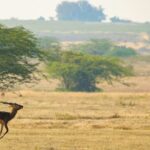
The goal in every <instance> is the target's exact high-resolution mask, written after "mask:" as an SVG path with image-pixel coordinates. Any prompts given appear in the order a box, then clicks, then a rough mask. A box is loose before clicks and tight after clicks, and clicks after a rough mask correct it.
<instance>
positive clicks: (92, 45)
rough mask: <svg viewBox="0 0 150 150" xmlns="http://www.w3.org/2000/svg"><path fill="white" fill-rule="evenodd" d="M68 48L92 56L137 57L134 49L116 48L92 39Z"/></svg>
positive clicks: (106, 42)
mask: <svg viewBox="0 0 150 150" xmlns="http://www.w3.org/2000/svg"><path fill="white" fill-rule="evenodd" d="M70 48H71V50H72V51H77V52H82V53H87V54H92V55H104V56H115V57H131V56H136V55H137V53H136V51H135V50H134V49H132V48H126V47H124V46H117V45H116V44H115V43H113V42H111V41H109V40H106V39H102V40H98V39H93V40H90V41H88V42H85V43H82V44H78V45H71V46H70Z"/></svg>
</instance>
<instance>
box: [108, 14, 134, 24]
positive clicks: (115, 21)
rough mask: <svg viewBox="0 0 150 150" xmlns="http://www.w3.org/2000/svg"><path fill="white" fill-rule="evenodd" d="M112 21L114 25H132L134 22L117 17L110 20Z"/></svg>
mask: <svg viewBox="0 0 150 150" xmlns="http://www.w3.org/2000/svg"><path fill="white" fill-rule="evenodd" d="M110 20H111V22H113V23H131V22H132V21H131V20H126V19H120V18H119V17H116V16H114V17H112V18H110Z"/></svg>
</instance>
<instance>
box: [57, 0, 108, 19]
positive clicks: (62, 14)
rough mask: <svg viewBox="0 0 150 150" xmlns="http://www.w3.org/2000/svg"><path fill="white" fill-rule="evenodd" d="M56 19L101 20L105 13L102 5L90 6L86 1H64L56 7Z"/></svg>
mask: <svg viewBox="0 0 150 150" xmlns="http://www.w3.org/2000/svg"><path fill="white" fill-rule="evenodd" d="M56 12H57V18H58V20H65V21H66V20H69V21H70V20H71V21H102V20H105V18H106V15H105V14H104V10H103V9H102V7H99V8H97V7H95V6H92V5H91V4H90V3H89V2H87V1H81V0H80V1H77V2H68V1H64V2H62V3H61V4H59V5H58V6H57V8H56Z"/></svg>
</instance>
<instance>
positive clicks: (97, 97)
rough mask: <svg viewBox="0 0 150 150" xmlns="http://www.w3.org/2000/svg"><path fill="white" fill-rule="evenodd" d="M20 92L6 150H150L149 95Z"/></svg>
mask: <svg viewBox="0 0 150 150" xmlns="http://www.w3.org/2000/svg"><path fill="white" fill-rule="evenodd" d="M21 93H22V95H23V97H17V96H16V95H14V94H12V93H8V94H6V97H5V98H3V100H7V101H11V102H17V103H20V104H23V105H24V109H23V110H21V111H20V112H19V113H18V114H17V117H16V118H15V119H14V120H12V121H11V122H10V124H9V127H10V132H9V133H8V135H6V137H5V138H4V139H2V140H0V149H1V150H9V149H11V150H27V149H29V150H149V147H150V142H149V141H150V93H121V92H120V93H117V92H116V93H61V92H59V93H57V92H40V91H38V92H35V91H21ZM1 100H2V98H1ZM5 109H7V110H8V108H7V107H6V106H2V105H0V110H5Z"/></svg>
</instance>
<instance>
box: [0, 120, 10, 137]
mask: <svg viewBox="0 0 150 150" xmlns="http://www.w3.org/2000/svg"><path fill="white" fill-rule="evenodd" d="M4 126H5V129H6V132H5V133H4V134H3V136H1V137H0V139H2V138H3V137H4V136H5V135H6V134H7V133H8V131H9V129H8V126H7V123H5V124H4Z"/></svg>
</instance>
